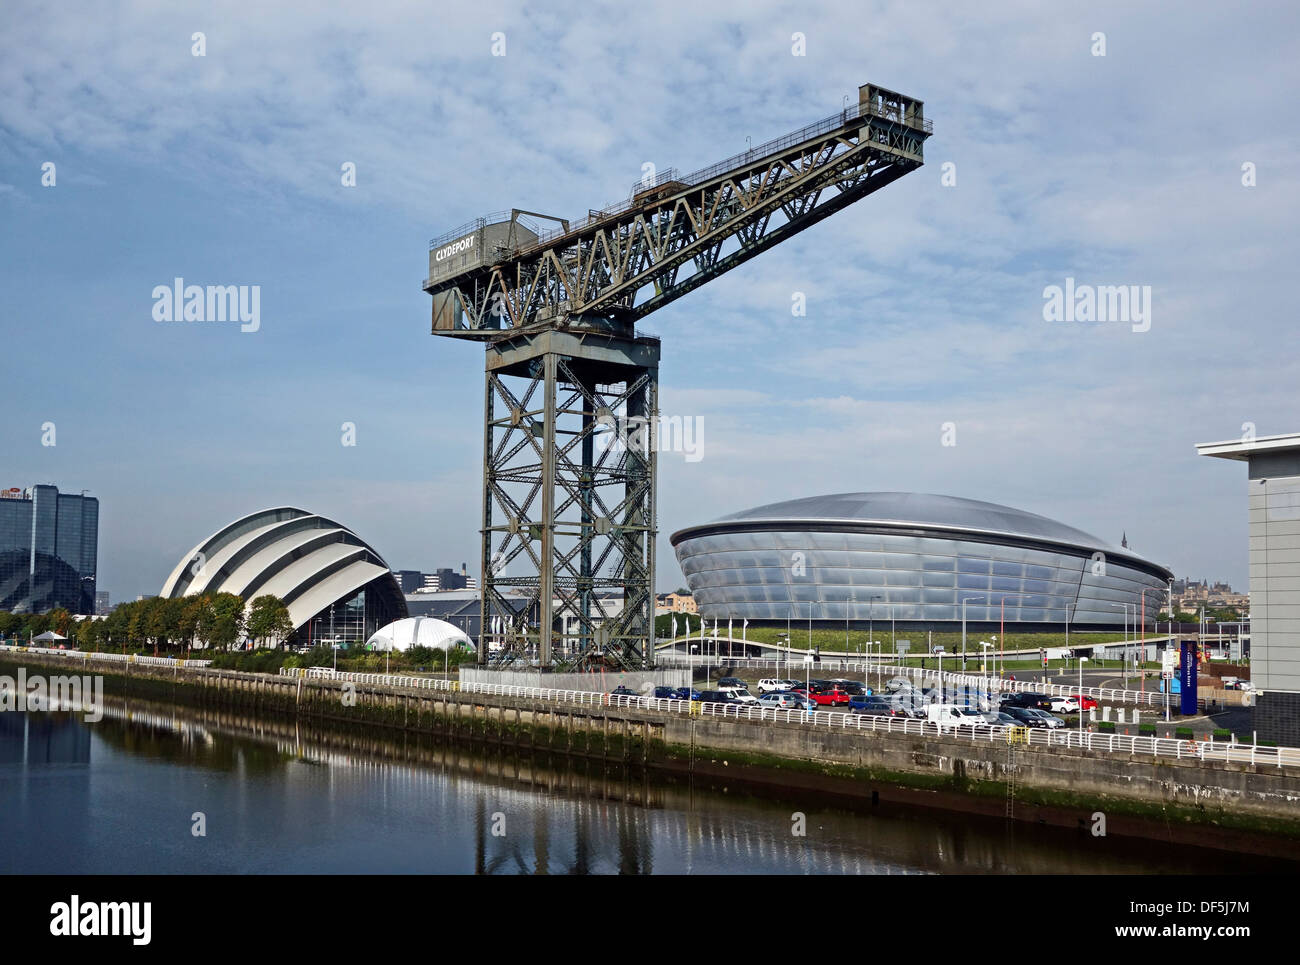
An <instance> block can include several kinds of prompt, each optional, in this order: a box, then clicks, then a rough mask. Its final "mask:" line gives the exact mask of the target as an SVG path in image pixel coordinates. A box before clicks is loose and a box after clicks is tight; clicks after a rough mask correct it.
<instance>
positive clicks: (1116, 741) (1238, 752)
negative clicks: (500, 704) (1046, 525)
mask: <svg viewBox="0 0 1300 965" xmlns="http://www.w3.org/2000/svg"><path fill="white" fill-rule="evenodd" d="M911 669H915V668H911ZM931 672H932V673H933V672H934V671H931ZM280 676H282V677H304V678H315V679H331V680H342V681H350V682H352V683H360V684H372V685H381V686H392V687H406V688H410V689H415V690H432V691H442V692H446V693H471V694H482V695H485V696H499V697H523V698H529V699H533V700H546V701H553V702H555V703H561V704H571V705H577V706H586V707H600V706H604V707H630V708H636V709H639V710H648V711H655V712H659V713H667V714H679V715H691V714H694V715H696V716H700V717H721V718H725V719H730V720H750V721H776V722H784V723H796V724H806V725H811V726H814V727H826V728H828V729H835V730H842V731H859V732H861V731H873V732H884V733H887V734H911V735H915V736H930V737H936V736H949V737H958V738H964V739H968V740H970V741H972V742H979V743H998V742H1003V743H1023V744H1028V745H1030V746H1055V747H1078V748H1081V749H1084V750H1089V751H1096V752H1103V753H1109V754H1126V755H1131V756H1141V757H1173V758H1176V759H1188V760H1192V759H1195V760H1200V761H1225V762H1226V761H1231V762H1235V763H1249V764H1276V765H1279V766H1286V767H1300V748H1294V747H1262V746H1258V745H1254V744H1236V743H1220V742H1211V741H1192V740H1183V739H1178V738H1165V737H1136V736H1131V735H1128V734H1101V733H1092V732H1091V731H1079V730H1076V729H1074V728H1063V727H1062V728H1054V729H1048V728H1024V727H1002V726H993V725H989V726H975V727H970V726H964V725H963V726H961V727H956V726H954V725H951V724H936V723H933V722H931V721H928V720H920V719H918V718H912V717H873V716H867V715H859V714H853V713H834V712H828V711H804V710H781V709H779V708H775V707H758V706H755V705H753V704H714V703H702V702H700V701H687V700H673V699H669V698H661V697H637V696H630V695H627V694H605V693H599V692H596V691H589V690H555V689H551V688H547V687H517V686H512V685H508V684H474V683H462V682H461V681H458V680H441V679H435V678H432V677H406V676H401V675H396V674H377V673H353V672H345V671H334V670H331V669H330V668H328V667H324V668H318V667H312V668H306V669H298V668H292V667H285V668H282V669H281V670H280ZM981 679H982V678H981ZM1019 682H1020V681H1013V683H1019Z"/></svg>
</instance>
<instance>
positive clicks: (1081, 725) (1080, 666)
mask: <svg viewBox="0 0 1300 965" xmlns="http://www.w3.org/2000/svg"><path fill="white" fill-rule="evenodd" d="M1087 662H1088V658H1087V657H1080V658H1079V699H1078V700H1077V701H1076V703H1077V704H1078V705H1079V746H1080V747H1082V746H1083V665H1084V664H1085V663H1087Z"/></svg>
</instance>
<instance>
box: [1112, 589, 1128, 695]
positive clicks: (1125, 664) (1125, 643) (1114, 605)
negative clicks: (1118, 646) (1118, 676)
mask: <svg viewBox="0 0 1300 965" xmlns="http://www.w3.org/2000/svg"><path fill="white" fill-rule="evenodd" d="M1129 605H1130V604H1128V603H1112V604H1111V606H1113V607H1123V608H1124V689H1125V690H1128V661H1129V656H1130V648H1129V645H1128V608H1129Z"/></svg>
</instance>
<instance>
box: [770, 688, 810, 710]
mask: <svg viewBox="0 0 1300 965" xmlns="http://www.w3.org/2000/svg"><path fill="white" fill-rule="evenodd" d="M758 703H759V706H761V707H775V708H777V709H778V710H803V709H804V706H805V705H806V704H807V701H806V700H805V699H804V698H803V697H802V696H801V695H799V694H792V693H790V692H788V691H786V692H783V693H773V694H764V695H763V696H761V697H759V698H758Z"/></svg>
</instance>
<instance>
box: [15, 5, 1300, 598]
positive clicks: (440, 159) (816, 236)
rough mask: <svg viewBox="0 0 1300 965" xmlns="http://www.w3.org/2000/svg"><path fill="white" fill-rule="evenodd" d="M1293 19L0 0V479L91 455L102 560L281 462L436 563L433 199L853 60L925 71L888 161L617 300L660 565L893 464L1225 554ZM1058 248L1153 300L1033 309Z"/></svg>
mask: <svg viewBox="0 0 1300 965" xmlns="http://www.w3.org/2000/svg"><path fill="white" fill-rule="evenodd" d="M1297 16H1300V15H1298V14H1297V12H1296V11H1295V10H1294V9H1293V8H1291V7H1289V6H1288V5H1286V4H1282V3H1258V4H1253V5H1252V6H1251V7H1250V8H1249V9H1248V10H1245V11H1242V10H1238V9H1233V8H1225V7H1224V6H1222V5H1219V4H1213V3H1187V4H1181V5H1179V9H1178V13H1177V16H1176V17H1173V16H1170V15H1168V14H1167V13H1164V12H1162V11H1161V10H1160V9H1159V8H1158V7H1157V6H1155V5H1151V6H1149V7H1138V8H1137V9H1134V8H1133V5H1130V4H1120V3H1095V4H1088V5H1084V4H1071V3H1066V4H1053V5H1040V4H1032V3H990V4H980V5H949V6H941V5H937V4H936V5H929V4H919V3H897V4H895V3H876V4H861V3H836V4H804V3H791V4H782V3H768V2H761V0H760V2H754V3H743V4H740V3H737V4H724V3H717V4H707V5H705V4H688V3H667V4H657V5H639V6H631V5H623V4H587V3H584V4H582V5H580V6H578V5H569V4H555V5H551V6H550V7H549V8H548V9H547V10H545V11H539V10H537V9H535V8H534V7H532V6H525V5H521V4H503V3H492V2H487V3H477V4H473V5H455V6H450V5H449V6H446V7H445V8H444V7H438V8H435V7H433V6H428V7H417V6H414V5H412V6H408V5H403V4H387V3H382V2H376V3H370V4H366V5H363V6H360V7H358V6H357V5H355V4H342V3H325V4H319V5H314V6H313V8H312V9H311V10H307V9H288V8H286V9H268V8H266V7H264V6H263V5H253V4H235V3H204V4H196V5H185V6H184V7H181V6H177V5H171V4H164V3H94V4H89V3H67V4H59V5H57V6H55V7H51V6H50V5H44V4H35V3H31V4H29V3H22V2H18V3H14V2H10V3H6V4H5V5H4V6H3V8H0V272H3V276H4V279H3V280H4V283H5V285H4V287H5V291H6V293H7V295H8V297H7V299H6V301H7V304H6V309H7V310H6V312H5V314H4V320H3V322H2V323H0V324H3V333H2V334H3V339H2V340H0V345H2V346H3V347H2V348H0V378H3V380H4V384H5V387H6V392H5V398H6V402H5V411H4V417H3V419H2V420H0V486H10V485H14V486H26V485H30V484H32V483H36V482H46V481H49V482H53V483H55V484H56V485H58V486H60V487H61V488H63V489H65V490H69V491H78V490H81V489H88V490H90V491H91V492H92V493H94V494H95V495H97V496H99V497H100V499H101V501H102V508H101V526H100V587H101V589H107V590H109V591H110V592H111V593H112V594H113V596H114V598H115V599H121V598H127V597H134V595H135V594H137V593H154V592H157V590H158V588H159V587H160V586H161V584H162V582H163V580H164V579H165V578H166V576H167V574H168V572H169V571H170V570H171V568H172V566H174V565H175V563H176V561H177V560H178V559H179V558H180V556H181V555H182V554H183V553H185V552H186V551H187V550H188V549H189V548H190V547H191V546H192V545H193V544H195V543H196V542H198V541H199V540H200V539H201V538H202V537H203V536H205V535H207V534H208V533H209V532H211V531H213V530H215V529H217V528H218V527H220V526H221V525H223V524H224V523H226V522H227V521H229V520H230V519H233V518H234V517H236V516H238V515H241V514H244V513H247V512H251V511H253V510H256V509H259V508H263V507H266V506H270V505H275V504H282V503H287V504H292V505H298V506H302V507H304V508H307V509H310V510H312V511H314V512H319V513H323V514H326V515H330V516H332V517H334V518H336V519H338V520H340V521H341V522H343V523H345V524H346V525H348V526H351V527H352V528H354V529H355V530H357V531H358V532H359V533H360V534H361V535H362V536H364V537H365V538H366V539H367V540H368V541H369V542H371V543H372V544H373V545H374V546H375V547H376V548H377V549H378V550H379V551H380V552H381V553H382V554H383V555H384V556H385V557H386V559H387V560H388V562H389V563H390V565H392V566H394V567H398V568H424V569H432V568H433V567H435V566H444V565H457V566H458V565H459V564H460V563H461V562H462V561H464V562H468V563H469V564H470V566H471V569H473V568H475V567H476V565H477V527H478V514H479V505H480V502H479V500H480V494H479V485H480V462H481V458H482V454H481V446H482V429H481V425H480V420H481V398H482V396H481V392H482V365H483V359H482V350H481V348H480V347H478V346H475V345H472V344H459V343H454V342H450V341H448V340H442V339H434V338H432V337H431V336H430V335H429V334H428V329H429V299H428V297H427V296H426V295H424V294H423V292H422V291H421V290H420V282H421V279H422V278H423V276H424V275H425V273H426V271H427V244H428V240H429V238H430V237H432V236H433V235H436V234H440V233H441V232H443V231H444V230H446V229H448V228H450V227H453V226H455V225H457V224H460V223H462V222H463V221H465V220H467V219H469V218H472V217H474V216H476V215H478V214H481V213H484V212H487V211H492V210H498V209H501V208H509V207H512V206H518V207H522V208H528V209H532V210H539V211H547V212H552V213H554V214H557V215H562V216H566V217H576V216H579V215H581V214H583V213H585V211H586V210H587V209H588V208H593V207H599V206H602V205H604V204H607V203H609V202H612V201H616V200H619V199H620V198H623V197H626V195H627V192H628V188H629V186H630V185H631V184H632V183H633V182H634V181H635V180H636V179H637V178H638V177H639V176H640V174H641V171H642V165H643V164H644V163H645V162H647V161H649V162H652V163H654V164H656V165H657V166H658V168H659V169H660V170H662V169H664V168H667V167H670V166H672V167H677V168H679V169H681V170H683V171H689V170H694V169H696V168H699V167H702V166H704V165H706V164H709V163H711V162H713V161H716V160H719V159H720V158H722V157H724V156H727V155H730V154H732V153H734V152H736V151H739V150H743V149H744V148H745V146H746V144H745V138H746V137H747V136H750V137H752V138H753V141H754V143H758V142H760V141H762V140H766V139H768V138H769V137H775V136H778V135H781V134H783V133H785V132H787V131H789V130H792V129H794V128H797V127H800V126H802V125H804V124H806V123H809V122H811V121H813V120H817V119H819V118H821V117H823V116H825V115H828V114H830V113H833V112H835V111H837V110H838V109H839V107H840V105H841V103H842V97H843V95H845V94H849V95H851V96H856V90H857V87H858V85H859V84H862V83H865V82H867V81H871V82H873V83H877V84H880V85H882V86H885V87H889V88H893V89H896V90H900V91H904V92H906V93H908V94H911V95H913V96H916V97H919V98H921V99H923V100H924V101H925V102H926V110H927V113H928V115H929V116H930V117H931V118H932V119H933V120H934V126H935V134H934V136H933V137H932V138H931V139H930V141H929V143H928V144H927V147H926V158H927V164H926V166H925V167H924V168H922V169H921V170H920V171H917V172H914V173H912V174H909V175H908V176H907V177H905V178H903V179H902V180H901V181H899V182H897V183H895V184H893V185H891V186H889V187H887V188H885V189H884V190H883V191H882V192H880V193H879V194H878V195H874V196H872V197H869V198H867V199H866V200H864V201H862V202H859V203H858V204H856V205H854V206H852V207H850V208H849V209H848V210H846V211H844V212H842V213H840V214H838V215H836V216H835V217H833V218H831V219H829V220H828V221H826V222H824V223H823V224H821V225H819V226H818V227H816V228H813V229H811V230H809V231H807V232H805V233H804V234H802V235H800V236H799V237H798V238H796V239H794V240H793V241H792V242H789V243H787V244H785V245H782V246H779V247H778V248H777V249H774V250H773V251H771V252H768V253H766V254H765V255H763V256H760V257H759V258H757V259H755V260H754V261H752V262H750V263H748V264H747V265H745V266H743V267H742V268H740V269H738V270H736V271H734V272H732V273H731V274H730V275H728V276H726V277H724V278H722V279H720V280H718V281H716V282H714V283H712V284H710V285H708V286H706V287H705V288H704V289H702V290H700V291H698V292H695V293H694V294H692V295H691V296H689V297H687V298H684V299H681V300H679V301H677V302H675V303H673V304H672V305H671V306H669V307H668V308H665V309H663V310H662V311H660V312H658V313H656V314H655V315H654V316H651V317H650V318H649V319H648V320H647V323H646V325H645V326H644V327H645V328H646V329H647V330H649V331H652V332H654V333H656V334H659V335H661V336H662V337H663V338H664V343H663V362H662V369H661V378H662V385H663V389H662V398H661V408H662V411H663V412H664V413H665V414H680V415H684V416H694V417H700V418H702V419H703V421H704V433H705V450H704V458H703V459H702V460H700V461H699V462H689V463H688V462H686V461H685V460H684V458H683V457H682V456H681V455H680V454H677V455H674V454H665V455H664V456H663V457H661V461H660V471H661V475H660V479H661V484H660V498H659V516H660V529H661V532H662V533H663V534H664V535H663V537H661V543H660V552H659V557H658V558H659V560H660V571H659V577H660V582H661V586H663V588H666V589H671V588H672V587H673V586H676V585H677V584H679V583H680V582H682V581H681V578H680V573H679V571H678V569H677V566H676V562H675V560H674V558H673V556H672V553H671V550H670V548H669V546H668V541H667V535H668V534H670V533H671V532H673V531H674V530H676V529H678V528H680V527H682V526H685V525H688V524H692V523H697V522H701V521H704V520H707V519H711V518H713V517H716V516H718V515H722V514H725V513H728V512H733V511H736V510H739V509H743V508H747V507H749V506H753V505H757V504H759V503H763V502H769V501H774V500H778V499H786V498H793V497H797V496H801V495H811V494H814V493H824V492H841V491H856V490H915V491H924V492H938V493H948V494H952V495H957V496H965V497H969V498H975V499H985V500H989V501H992V502H998V503H1004V504H1007V505H1011V506H1016V507H1018V508H1022V509H1026V510H1029V511H1032V512H1038V513H1042V514H1044V515H1047V516H1050V517H1053V518H1055V519H1059V520H1061V521H1062V522H1065V523H1067V524H1070V525H1073V526H1077V527H1079V528H1081V529H1084V530H1086V531H1090V532H1093V533H1095V534H1096V535H1098V536H1099V537H1101V538H1103V539H1105V540H1107V541H1112V542H1118V540H1119V538H1120V535H1121V533H1122V532H1125V531H1126V532H1127V533H1128V536H1129V541H1130V544H1131V545H1132V547H1133V548H1134V549H1135V550H1137V551H1138V552H1141V553H1143V554H1145V555H1147V556H1149V557H1151V558H1153V559H1155V560H1157V561H1159V562H1162V563H1165V564H1167V565H1169V566H1171V567H1172V568H1173V569H1175V571H1177V572H1178V573H1179V574H1182V575H1190V576H1197V577H1199V576H1208V577H1212V578H1214V577H1218V578H1227V579H1230V580H1231V581H1232V582H1233V583H1234V584H1236V585H1238V586H1239V587H1242V588H1244V586H1245V584H1246V555H1247V545H1246V506H1245V499H1244V495H1245V474H1244V470H1243V469H1242V467H1240V466H1238V465H1234V464H1225V463H1222V462H1220V461H1217V460H1207V459H1203V458H1198V457H1197V456H1196V455H1195V452H1194V448H1193V446H1194V443H1196V442H1202V441H1209V440H1218V439H1228V438H1234V437H1237V436H1239V435H1240V434H1241V433H1242V431H1243V430H1242V426H1243V423H1247V422H1250V423H1253V424H1254V425H1255V427H1256V431H1257V432H1258V433H1259V434H1261V435H1264V434H1271V433H1278V432H1288V431H1296V430H1297V429H1300V411H1298V407H1297V405H1296V403H1297V400H1298V399H1300V392H1298V391H1297V386H1298V385H1300V364H1298V362H1297V344H1298V343H1297V339H1296V336H1295V334H1294V315H1295V313H1294V308H1293V305H1292V304H1291V286H1292V278H1293V271H1294V263H1295V254H1296V242H1295V224H1296V223H1297V214H1298V213H1300V211H1298V208H1300V205H1298V204H1297V198H1298V197H1300V195H1298V193H1297V186H1298V180H1297V178H1298V174H1300V172H1298V171H1297V157H1298V156H1300V153H1298V152H1297V145H1296V138H1297V133H1296V132H1297V130H1298V129H1300V125H1297V123H1296V121H1297V116H1296V115H1297V106H1296V105H1297V98H1296V96H1295V95H1296V90H1297V72H1298V71H1300V67H1298V66H1297V65H1300V49H1298V48H1300V36H1298V34H1297V30H1296V21H1297ZM196 31H202V32H203V33H204V34H205V36H206V55H205V56H203V57H195V56H193V55H192V53H191V47H192V40H191V36H192V34H193V33H194V32H196ZM498 31H499V32H502V33H504V34H505V40H506V55H505V56H503V57H494V56H492V53H491V46H492V34H493V33H494V32H498ZM1098 31H1100V32H1104V33H1105V38H1106V55H1105V56H1104V57H1097V56H1093V54H1092V48H1093V45H1094V44H1093V40H1092V36H1093V34H1094V33H1096V32H1098ZM795 32H800V33H803V34H804V35H805V37H806V50H807V54H806V56H802V57H796V56H793V55H792V53H791V45H792V41H791V37H792V34H794V33H795ZM47 161H52V162H54V164H55V165H56V169H55V170H56V178H57V182H56V184H55V186H53V187H43V186H42V184H41V175H42V164H43V163H45V162H47ZM346 161H351V162H354V163H355V164H356V166H357V184H356V187H352V188H345V187H343V186H342V185H341V184H340V165H341V164H343V163H344V162H346ZM945 161H951V162H952V163H953V164H955V165H956V174H957V182H956V185H955V186H944V185H942V184H941V183H940V175H941V165H942V164H943V162H945ZM1247 162H1249V163H1251V164H1253V165H1255V170H1256V177H1257V183H1256V185H1255V186H1254V187H1246V186H1244V185H1243V184H1242V165H1243V164H1244V163H1247ZM177 276H180V277H183V278H185V279H186V281H187V282H189V283H194V284H201V285H208V284H233V285H259V286H261V299H262V302H261V328H260V330H259V331H257V332H255V333H241V332H240V331H239V328H238V326H237V325H231V324H209V325H203V324H197V323H188V324H187V323H170V324H162V323H158V322H155V321H154V320H153V318H152V315H151V311H152V308H153V300H152V297H151V292H152V290H153V288H154V286H156V285H160V284H162V285H167V284H170V283H171V281H172V279H173V278H175V277H177ZM1067 277H1073V278H1075V279H1077V280H1078V281H1079V282H1080V283H1090V284H1095V285H1112V284H1130V285H1143V286H1146V285H1149V286H1151V289H1152V324H1151V328H1150V330H1149V331H1146V332H1133V331H1131V329H1130V327H1129V326H1127V325H1123V324H1118V323H1109V324H1101V323H1092V324H1087V323H1049V322H1046V321H1044V320H1043V317H1042V306H1043V289H1044V287H1045V286H1047V285H1053V284H1056V285H1060V284H1063V283H1064V280H1065V278H1067ZM796 291H799V292H803V293H805V295H806V297H807V305H808V308H807V315H806V316H805V317H792V315H791V312H790V306H791V297H792V293H794V292H796ZM45 422H53V423H54V424H55V426H56V432H57V436H56V439H57V444H56V445H55V446H53V447H49V446H43V445H42V444H41V439H42V431H41V426H42V424H43V423H45ZM344 422H352V423H355V425H356V434H357V445H356V446H355V447H344V446H342V445H341V444H340V437H341V425H342V423H344ZM945 422H953V423H955V424H956V426H957V445H956V446H952V447H945V446H942V445H941V444H940V440H941V426H942V424H943V423H945Z"/></svg>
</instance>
